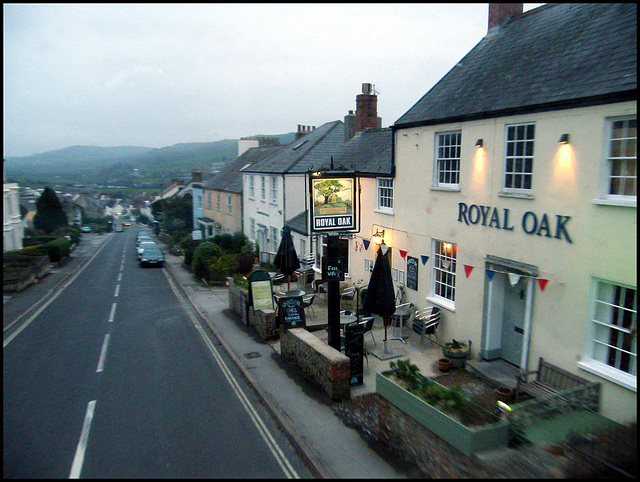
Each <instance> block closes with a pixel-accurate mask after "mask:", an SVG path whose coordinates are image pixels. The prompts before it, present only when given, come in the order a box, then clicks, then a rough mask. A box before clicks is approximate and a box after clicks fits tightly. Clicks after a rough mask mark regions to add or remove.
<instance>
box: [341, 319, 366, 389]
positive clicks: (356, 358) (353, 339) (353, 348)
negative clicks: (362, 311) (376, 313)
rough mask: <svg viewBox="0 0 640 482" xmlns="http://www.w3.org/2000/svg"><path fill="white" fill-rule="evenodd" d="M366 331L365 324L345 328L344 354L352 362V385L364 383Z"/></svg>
mask: <svg viewBox="0 0 640 482" xmlns="http://www.w3.org/2000/svg"><path fill="white" fill-rule="evenodd" d="M364 329H365V324H363V323H351V324H349V325H347V326H346V328H345V347H344V354H345V355H347V356H348V357H349V360H350V361H351V363H350V365H351V376H350V380H351V385H362V383H363V369H364V365H363V363H362V358H363V356H364Z"/></svg>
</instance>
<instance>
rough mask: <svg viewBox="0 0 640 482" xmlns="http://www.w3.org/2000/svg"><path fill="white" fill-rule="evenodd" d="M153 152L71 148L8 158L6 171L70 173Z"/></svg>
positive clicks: (111, 148) (124, 149) (104, 148)
mask: <svg viewBox="0 0 640 482" xmlns="http://www.w3.org/2000/svg"><path fill="white" fill-rule="evenodd" d="M150 150H152V148H150V147H135V146H119V147H96V146H71V147H65V148H64V149H58V150H55V151H47V152H43V153H41V154H34V155H32V156H27V157H6V158H5V161H6V163H5V170H6V171H7V173H10V172H25V171H28V172H33V171H34V170H36V171H38V170H47V171H48V172H52V171H55V172H58V171H68V170H70V169H71V170H73V169H82V170H84V169H86V168H92V167H97V166H98V165H100V164H107V165H108V164H113V163H114V162H118V161H119V160H122V159H127V158H131V157H136V156H139V155H141V154H144V153H146V152H148V151H150Z"/></svg>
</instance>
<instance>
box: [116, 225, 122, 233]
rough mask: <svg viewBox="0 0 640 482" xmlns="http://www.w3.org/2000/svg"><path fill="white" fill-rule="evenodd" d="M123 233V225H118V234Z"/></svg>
mask: <svg viewBox="0 0 640 482" xmlns="http://www.w3.org/2000/svg"><path fill="white" fill-rule="evenodd" d="M122 231H124V229H122V224H116V233H121V232H122Z"/></svg>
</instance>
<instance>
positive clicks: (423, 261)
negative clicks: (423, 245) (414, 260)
mask: <svg viewBox="0 0 640 482" xmlns="http://www.w3.org/2000/svg"><path fill="white" fill-rule="evenodd" d="M420 259H421V260H422V265H423V266H424V265H425V264H427V261H429V256H425V255H424V254H421V255H420Z"/></svg>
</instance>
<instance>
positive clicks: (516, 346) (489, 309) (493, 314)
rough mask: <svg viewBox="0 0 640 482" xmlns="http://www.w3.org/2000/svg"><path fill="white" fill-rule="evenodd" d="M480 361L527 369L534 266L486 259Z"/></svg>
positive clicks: (490, 257)
mask: <svg viewBox="0 0 640 482" xmlns="http://www.w3.org/2000/svg"><path fill="white" fill-rule="evenodd" d="M486 269H487V271H486V273H487V276H486V277H485V288H484V309H483V340H482V350H481V358H483V359H484V360H496V359H502V360H505V361H506V362H509V363H510V364H512V365H514V366H516V367H519V368H521V369H523V370H526V365H527V355H528V347H529V336H530V331H531V313H532V309H533V292H534V289H533V287H534V282H535V277H536V276H537V274H538V270H537V268H536V267H535V266H530V265H525V264H523V263H518V262H516V261H511V260H506V259H501V258H497V257H494V256H488V257H487V262H486Z"/></svg>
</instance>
